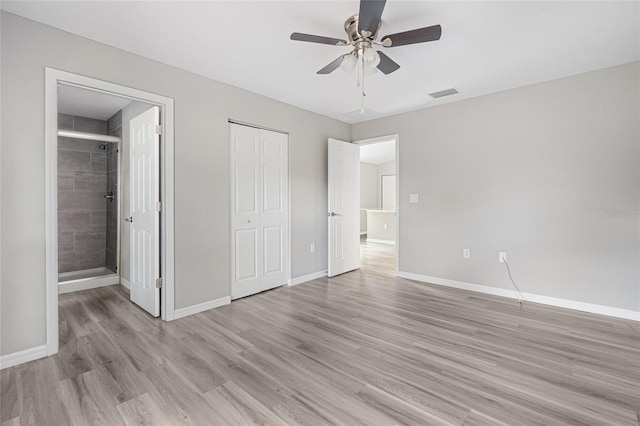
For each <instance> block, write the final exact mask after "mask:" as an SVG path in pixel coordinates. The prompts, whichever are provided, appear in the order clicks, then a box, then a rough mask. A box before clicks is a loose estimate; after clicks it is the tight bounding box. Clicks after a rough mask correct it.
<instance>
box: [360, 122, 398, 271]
mask: <svg viewBox="0 0 640 426" xmlns="http://www.w3.org/2000/svg"><path fill="white" fill-rule="evenodd" d="M391 139H393V140H395V141H396V159H395V160H396V270H395V275H396V276H398V271H399V270H400V135H398V134H395V135H389V136H380V137H375V138H370V139H361V140H359V141H353V143H355V144H358V145H360V146H362V145H369V144H372V143H378V142H385V141H389V140H391Z"/></svg>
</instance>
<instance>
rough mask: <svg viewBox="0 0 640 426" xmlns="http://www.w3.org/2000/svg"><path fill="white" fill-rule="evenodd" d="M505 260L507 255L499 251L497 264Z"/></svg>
mask: <svg viewBox="0 0 640 426" xmlns="http://www.w3.org/2000/svg"><path fill="white" fill-rule="evenodd" d="M506 260H507V253H506V252H504V251H501V252H499V253H498V262H500V263H504V262H505V261H506Z"/></svg>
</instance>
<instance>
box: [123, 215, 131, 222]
mask: <svg viewBox="0 0 640 426" xmlns="http://www.w3.org/2000/svg"><path fill="white" fill-rule="evenodd" d="M124 221H125V222H133V216H129V217H125V218H124Z"/></svg>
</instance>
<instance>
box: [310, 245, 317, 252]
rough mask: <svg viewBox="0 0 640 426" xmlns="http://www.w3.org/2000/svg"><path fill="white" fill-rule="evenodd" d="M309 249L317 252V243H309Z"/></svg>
mask: <svg viewBox="0 0 640 426" xmlns="http://www.w3.org/2000/svg"><path fill="white" fill-rule="evenodd" d="M309 251H310V252H311V253H315V252H316V245H315V244H314V243H311V244H309Z"/></svg>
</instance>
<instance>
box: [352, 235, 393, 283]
mask: <svg viewBox="0 0 640 426" xmlns="http://www.w3.org/2000/svg"><path fill="white" fill-rule="evenodd" d="M360 266H361V268H362V270H363V271H365V272H372V273H375V274H378V275H385V276H388V277H393V276H395V270H396V246H395V245H392V244H380V243H372V242H367V236H366V235H362V236H360Z"/></svg>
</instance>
